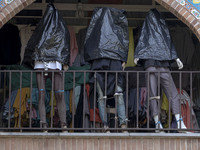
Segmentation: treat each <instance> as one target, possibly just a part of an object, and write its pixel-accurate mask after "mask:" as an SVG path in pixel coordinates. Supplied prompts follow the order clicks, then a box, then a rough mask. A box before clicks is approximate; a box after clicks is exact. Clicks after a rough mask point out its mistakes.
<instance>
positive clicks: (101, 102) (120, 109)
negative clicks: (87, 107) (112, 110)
mask: <svg viewBox="0 0 200 150" xmlns="http://www.w3.org/2000/svg"><path fill="white" fill-rule="evenodd" d="M117 91H119V92H118V93H120V94H122V95H119V96H116V97H115V100H116V101H117V114H118V118H119V123H120V126H121V125H122V124H125V123H126V114H125V103H124V98H123V93H122V88H121V87H120V86H117ZM97 92H98V107H99V114H100V118H101V120H102V122H103V123H104V124H106V125H107V113H106V115H105V114H104V113H105V110H106V107H105V99H104V98H103V92H102V90H101V87H100V85H99V83H98V82H97ZM104 117H105V118H104Z"/></svg>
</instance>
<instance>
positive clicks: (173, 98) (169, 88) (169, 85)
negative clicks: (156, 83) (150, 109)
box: [161, 68, 186, 129]
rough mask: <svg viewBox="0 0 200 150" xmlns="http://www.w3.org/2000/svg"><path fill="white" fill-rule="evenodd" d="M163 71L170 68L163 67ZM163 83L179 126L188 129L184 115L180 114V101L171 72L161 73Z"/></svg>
mask: <svg viewBox="0 0 200 150" xmlns="http://www.w3.org/2000/svg"><path fill="white" fill-rule="evenodd" d="M162 71H169V69H168V68H162ZM161 85H162V87H163V90H164V92H165V94H166V96H167V98H168V100H169V102H170V108H171V109H172V113H173V114H174V115H175V118H176V121H177V127H178V128H179V129H180V128H181V129H186V126H185V124H184V122H183V121H182V120H181V119H182V117H181V115H180V102H179V95H178V91H177V88H176V86H175V84H174V81H173V79H172V76H171V74H169V73H162V74H161Z"/></svg>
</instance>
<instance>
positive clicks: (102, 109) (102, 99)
mask: <svg viewBox="0 0 200 150" xmlns="http://www.w3.org/2000/svg"><path fill="white" fill-rule="evenodd" d="M97 93H98V108H99V115H100V118H101V121H102V122H103V124H104V128H105V129H106V128H108V122H107V112H105V111H106V106H105V99H106V97H105V96H103V91H102V89H101V87H100V85H99V82H98V81H97Z"/></svg>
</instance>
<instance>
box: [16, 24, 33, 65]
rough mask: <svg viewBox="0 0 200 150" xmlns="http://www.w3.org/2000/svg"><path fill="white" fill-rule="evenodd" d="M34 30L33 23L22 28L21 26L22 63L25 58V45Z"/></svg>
mask: <svg viewBox="0 0 200 150" xmlns="http://www.w3.org/2000/svg"><path fill="white" fill-rule="evenodd" d="M32 33H33V31H32V30H31V25H30V24H29V25H26V26H24V27H22V28H20V33H19V34H20V39H21V44H22V46H21V53H20V56H21V62H20V64H21V63H22V61H23V59H24V52H25V47H26V45H27V43H28V40H29V39H30V37H31V35H32Z"/></svg>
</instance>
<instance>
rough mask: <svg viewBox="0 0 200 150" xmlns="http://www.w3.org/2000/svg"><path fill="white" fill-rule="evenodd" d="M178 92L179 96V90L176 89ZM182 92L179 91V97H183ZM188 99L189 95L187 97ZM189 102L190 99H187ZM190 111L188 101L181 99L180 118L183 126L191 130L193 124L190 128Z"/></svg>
mask: <svg viewBox="0 0 200 150" xmlns="http://www.w3.org/2000/svg"><path fill="white" fill-rule="evenodd" d="M177 90H178V93H179V94H180V89H177ZM183 92H184V91H183V90H181V95H183ZM187 97H188V98H189V95H188V96H187ZM189 100H190V99H189ZM190 114H191V111H190V106H189V103H188V100H187V99H185V100H184V99H182V100H181V116H182V118H183V122H184V124H185V126H186V127H187V128H193V127H194V126H193V124H192V126H191V119H192V118H191V115H190Z"/></svg>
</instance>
